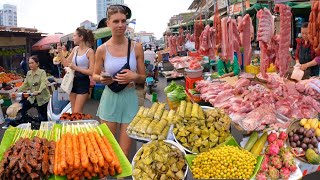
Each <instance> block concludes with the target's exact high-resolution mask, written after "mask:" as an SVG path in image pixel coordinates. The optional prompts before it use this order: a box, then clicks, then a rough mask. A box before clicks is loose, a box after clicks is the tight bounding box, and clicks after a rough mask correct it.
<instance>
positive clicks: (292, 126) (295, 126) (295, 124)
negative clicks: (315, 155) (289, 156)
mask: <svg viewBox="0 0 320 180" xmlns="http://www.w3.org/2000/svg"><path fill="white" fill-rule="evenodd" d="M300 127H303V126H301V125H300V120H295V121H293V122H291V124H290V126H289V127H288V128H287V134H288V135H289V133H290V132H292V131H293V130H295V129H299V128H300ZM286 143H287V145H288V146H289V147H291V144H290V142H289V137H288V138H287V140H286ZM319 147H320V143H319V142H318V150H320V148H319ZM295 158H297V159H299V160H300V161H302V162H304V163H307V164H310V163H309V162H308V161H307V159H306V157H305V156H295Z"/></svg>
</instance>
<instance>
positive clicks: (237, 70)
mask: <svg viewBox="0 0 320 180" xmlns="http://www.w3.org/2000/svg"><path fill="white" fill-rule="evenodd" d="M232 66H233V75H232V76H238V75H239V73H240V67H239V62H238V58H237V57H236V56H233V64H232Z"/></svg>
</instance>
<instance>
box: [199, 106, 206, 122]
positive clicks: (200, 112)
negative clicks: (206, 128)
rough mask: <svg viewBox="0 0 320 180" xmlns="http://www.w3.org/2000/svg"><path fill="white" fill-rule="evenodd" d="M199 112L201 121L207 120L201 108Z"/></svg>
mask: <svg viewBox="0 0 320 180" xmlns="http://www.w3.org/2000/svg"><path fill="white" fill-rule="evenodd" d="M198 112H199V119H201V120H202V119H205V117H204V112H203V109H202V107H201V106H199V109H198Z"/></svg>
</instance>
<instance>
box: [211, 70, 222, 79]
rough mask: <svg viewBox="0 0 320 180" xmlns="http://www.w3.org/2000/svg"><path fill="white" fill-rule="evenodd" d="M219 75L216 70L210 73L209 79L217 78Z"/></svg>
mask: <svg viewBox="0 0 320 180" xmlns="http://www.w3.org/2000/svg"><path fill="white" fill-rule="evenodd" d="M219 77H220V76H219V74H218V73H217V72H215V73H213V74H211V79H218V78H219Z"/></svg>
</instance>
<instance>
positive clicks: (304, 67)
mask: <svg viewBox="0 0 320 180" xmlns="http://www.w3.org/2000/svg"><path fill="white" fill-rule="evenodd" d="M300 69H301V70H302V71H305V70H306V69H308V65H307V64H301V66H300Z"/></svg>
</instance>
